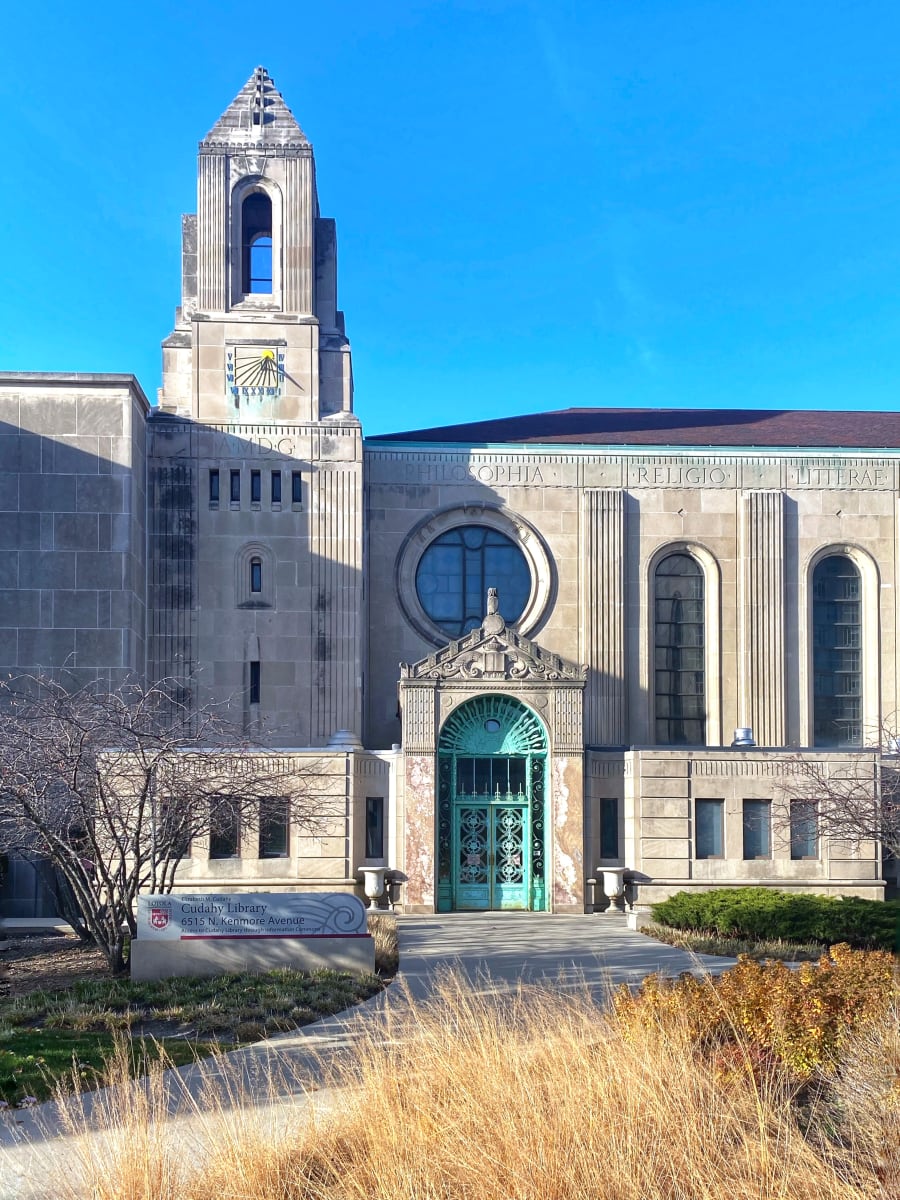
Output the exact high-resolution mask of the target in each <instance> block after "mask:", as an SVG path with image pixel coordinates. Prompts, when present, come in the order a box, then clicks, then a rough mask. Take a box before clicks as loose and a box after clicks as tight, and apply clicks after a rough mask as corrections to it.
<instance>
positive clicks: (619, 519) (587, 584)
mask: <svg viewBox="0 0 900 1200" xmlns="http://www.w3.org/2000/svg"><path fill="white" fill-rule="evenodd" d="M582 515H583V521H582V555H581V561H582V563H583V564H584V575H583V586H582V605H583V612H584V615H583V618H582V628H583V630H584V657H585V661H586V662H587V664H588V667H589V668H590V671H589V674H588V680H587V688H586V689H585V695H584V708H585V723H584V730H585V741H586V742H587V744H588V745H591V746H619V745H623V744H624V743H625V741H626V740H627V739H626V730H625V722H626V710H625V699H626V695H625V493H624V491H623V490H622V489H621V488H597V489H594V490H587V491H585V493H584V498H583V510H582Z"/></svg>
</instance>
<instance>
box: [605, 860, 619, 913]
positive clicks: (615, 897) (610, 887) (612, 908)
mask: <svg viewBox="0 0 900 1200" xmlns="http://www.w3.org/2000/svg"><path fill="white" fill-rule="evenodd" d="M601 873H602V876H603V890H604V892H605V893H606V895H607V897H608V899H609V908H608V909H607V910H606V911H607V912H608V913H624V911H625V868H624V867H604V868H603V870H602V872H601Z"/></svg>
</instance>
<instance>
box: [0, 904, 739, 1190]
mask: <svg viewBox="0 0 900 1200" xmlns="http://www.w3.org/2000/svg"><path fill="white" fill-rule="evenodd" d="M398 922H399V927H400V958H401V968H402V969H401V975H400V977H399V979H398V981H397V982H395V983H394V984H393V985H391V987H389V988H388V989H387V990H386V991H384V992H382V993H381V994H380V995H378V996H375V997H373V999H372V1000H369V1001H367V1002H366V1003H365V1004H362V1005H360V1006H359V1007H357V1008H354V1009H350V1010H348V1012H346V1013H344V1014H341V1015H339V1016H336V1017H328V1018H326V1019H324V1020H322V1021H318V1022H316V1023H315V1024H314V1025H307V1026H304V1027H303V1028H302V1029H299V1030H295V1031H292V1032H290V1033H285V1034H279V1035H277V1036H275V1037H273V1038H270V1039H268V1040H267V1041H265V1042H257V1043H254V1044H253V1045H249V1046H245V1047H243V1048H242V1049H240V1050H236V1051H234V1052H232V1053H231V1054H228V1055H225V1056H223V1060H222V1062H221V1066H220V1067H219V1068H215V1067H211V1066H210V1065H209V1063H207V1064H205V1065H204V1064H199V1065H198V1066H191V1067H183V1068H181V1069H179V1070H178V1071H172V1072H169V1073H168V1076H169V1078H168V1081H167V1082H168V1084H169V1089H168V1095H169V1104H168V1107H169V1111H170V1113H171V1120H170V1122H169V1126H170V1133H171V1136H172V1137H173V1138H175V1139H177V1141H178V1143H179V1144H180V1145H182V1146H186V1147H188V1148H189V1147H190V1145H191V1144H192V1140H193V1141H196V1140H197V1139H201V1138H202V1136H203V1131H202V1128H200V1126H201V1125H202V1120H203V1118H202V1117H200V1116H198V1115H197V1112H196V1107H195V1106H196V1105H197V1100H198V1098H199V1097H200V1095H201V1093H202V1091H203V1089H204V1088H208V1087H209V1086H210V1082H211V1081H213V1082H214V1081H215V1079H216V1076H217V1074H219V1073H221V1074H222V1076H223V1079H224V1080H225V1083H224V1086H225V1087H226V1090H227V1091H228V1092H229V1093H233V1092H234V1091H235V1090H236V1089H237V1090H243V1091H244V1103H246V1094H248V1093H249V1094H250V1095H252V1096H254V1102H253V1103H254V1105H256V1108H257V1111H258V1114H259V1116H260V1119H262V1120H265V1121H266V1122H267V1123H269V1124H271V1122H272V1121H273V1120H278V1119H283V1118H284V1115H285V1113H290V1114H291V1115H292V1116H293V1118H296V1115H297V1112H298V1106H305V1107H306V1108H307V1109H308V1107H309V1105H310V1103H312V1104H314V1105H315V1106H317V1107H321V1106H323V1105H325V1106H327V1104H328V1103H329V1102H330V1097H329V1092H328V1090H327V1085H326V1086H325V1087H323V1084H325V1080H326V1079H327V1073H328V1068H329V1066H330V1065H333V1064H334V1062H335V1060H336V1059H338V1058H341V1057H344V1056H347V1055H352V1054H353V1049H354V1046H355V1045H356V1044H358V1042H359V1041H360V1040H361V1039H363V1038H366V1037H371V1036H372V1035H373V1034H374V1035H375V1036H378V1034H379V1031H380V1030H381V1029H383V1028H385V1027H386V1022H387V1019H388V1016H389V1014H394V1013H397V1012H398V1011H400V1010H402V1008H403V1006H404V1005H405V1004H406V1003H407V1000H406V995H408V996H410V997H412V999H413V1000H415V1001H427V1000H428V998H429V996H430V995H432V994H433V992H434V989H435V987H436V986H437V984H438V982H439V980H440V978H441V977H442V974H443V973H445V972H446V971H448V970H457V971H461V972H462V973H464V974H465V975H466V976H467V977H468V978H469V979H470V980H471V982H472V986H473V988H475V989H476V990H477V991H479V992H493V993H495V994H497V995H498V998H499V997H502V993H503V991H504V990H505V989H507V988H509V987H511V986H515V984H517V983H518V982H519V981H527V982H535V983H536V982H541V981H545V982H549V983H552V985H553V986H554V987H557V988H575V987H578V988H581V987H584V986H587V987H588V988H590V989H591V991H592V992H594V993H596V995H597V996H598V998H599V999H603V998H604V997H605V996H606V995H607V994H608V991H609V988H610V987H611V986H615V985H617V984H620V983H628V984H631V985H634V984H636V983H638V982H639V981H640V980H641V979H642V978H643V977H644V976H646V975H648V974H650V973H652V972H654V971H661V972H664V973H666V974H669V975H673V976H674V975H678V974H680V973H681V972H682V971H710V972H712V973H717V972H719V971H722V970H724V969H726V968H727V967H729V966H732V965H733V964H734V960H733V959H722V958H710V957H706V956H696V957H695V956H692V955H689V954H687V953H685V952H684V951H681V950H676V949H674V948H673V947H671V946H665V945H663V944H661V943H659V942H655V941H653V940H652V939H650V938H647V937H645V936H644V935H643V934H640V933H634V932H632V931H631V930H629V929H628V928H627V927H626V924H625V918H624V917H621V916H613V917H608V916H605V915H589V916H551V915H549V914H544V913H465V914H463V913H454V914H449V915H441V916H427V917H416V916H402V917H400V918H399V919H398ZM273 1078H274V1079H277V1080H278V1084H277V1087H276V1089H275V1090H274V1092H273V1088H272V1084H271V1080H272V1079H273ZM256 1097H259V1100H258V1101H257V1099H256ZM103 1101H104V1093H102V1092H100V1093H93V1094H91V1095H89V1096H87V1097H86V1098H85V1106H84V1107H85V1113H86V1118H87V1123H88V1124H89V1125H90V1126H92V1127H96V1128H97V1129H102V1128H103V1126H104V1124H105V1122H104V1119H103ZM225 1103H226V1105H227V1103H228V1101H227V1100H226V1101H225ZM192 1107H194V1108H195V1111H194V1113H193V1115H192V1114H191V1109H192ZM116 1153H118V1150H117V1148H116V1138H115V1135H114V1134H112V1135H110V1134H103V1133H91V1134H89V1135H85V1136H83V1137H77V1138H76V1137H72V1136H70V1135H68V1134H66V1133H65V1132H64V1125H63V1122H62V1121H61V1118H60V1113H59V1112H58V1110H57V1108H56V1105H54V1104H43V1105H40V1106H38V1107H37V1108H35V1109H33V1110H30V1111H27V1112H15V1113H10V1114H7V1115H6V1116H5V1117H3V1118H2V1119H0V1200H24V1198H25V1197H35V1196H40V1197H42V1198H44V1200H51V1197H53V1196H54V1195H55V1194H56V1193H55V1192H54V1191H53V1189H52V1187H51V1180H52V1179H54V1178H59V1177H60V1175H59V1173H60V1171H61V1170H65V1171H67V1172H69V1173H71V1170H72V1168H73V1166H74V1164H75V1163H76V1162H77V1160H78V1159H79V1158H82V1159H83V1158H92V1159H94V1160H96V1159H97V1157H98V1156H102V1155H103V1154H108V1155H110V1156H114V1155H115V1154H116ZM69 1194H71V1193H69Z"/></svg>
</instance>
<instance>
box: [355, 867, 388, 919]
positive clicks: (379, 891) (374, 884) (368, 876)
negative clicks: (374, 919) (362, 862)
mask: <svg viewBox="0 0 900 1200" xmlns="http://www.w3.org/2000/svg"><path fill="white" fill-rule="evenodd" d="M356 870H357V872H358V873H360V874H362V877H363V890H364V891H365V893H366V899H367V900H368V901H369V908H371V909H372V910H373V911H375V910H378V909H379V908H381V907H382V897H383V896H384V894H385V888H384V873H385V871H386V870H387V867H369V866H364V867H357V868H356Z"/></svg>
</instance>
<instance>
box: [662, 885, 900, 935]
mask: <svg viewBox="0 0 900 1200" xmlns="http://www.w3.org/2000/svg"><path fill="white" fill-rule="evenodd" d="M652 912H653V919H654V921H658V922H659V924H661V925H668V926H669V927H670V928H672V929H694V930H698V931H703V932H710V933H718V934H730V935H733V936H736V937H744V938H765V939H767V940H775V939H778V938H781V939H783V940H784V941H786V942H820V943H821V944H822V945H823V946H831V945H834V944H835V943H837V942H846V943H847V944H848V945H850V946H855V947H859V948H861V949H867V950H869V949H874V950H893V949H895V943H896V937H897V928H898V924H900V901H897V900H889V901H881V900H860V899H858V898H856V897H852V896H847V897H844V898H841V897H839V896H812V895H792V894H791V893H788V892H780V891H778V890H776V889H775V888H756V887H746V888H717V889H715V890H714V891H711V892H678V893H677V895H675V896H672V897H670V899H668V900H663V901H662V902H661V903H659V904H654V905H653V906H652Z"/></svg>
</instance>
